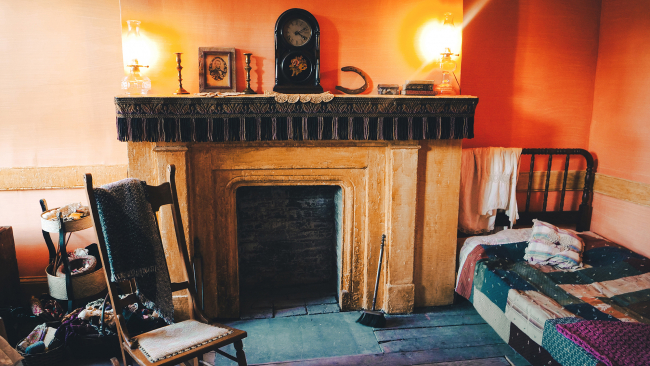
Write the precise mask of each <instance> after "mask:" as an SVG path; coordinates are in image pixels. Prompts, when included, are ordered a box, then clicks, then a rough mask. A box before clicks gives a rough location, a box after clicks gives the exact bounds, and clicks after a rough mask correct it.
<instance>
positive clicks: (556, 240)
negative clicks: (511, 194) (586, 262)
mask: <svg viewBox="0 0 650 366" xmlns="http://www.w3.org/2000/svg"><path fill="white" fill-rule="evenodd" d="M583 247H584V244H583V242H582V239H580V237H579V236H578V235H577V234H575V233H574V232H573V231H572V230H563V229H560V228H558V227H555V226H553V225H551V224H549V223H546V222H543V221H539V220H533V230H532V233H531V235H530V239H529V240H528V246H527V247H526V254H525V255H524V259H526V260H527V261H528V263H531V264H547V265H550V266H555V267H557V268H563V269H575V268H578V267H580V266H581V265H582V263H581V262H582V249H583Z"/></svg>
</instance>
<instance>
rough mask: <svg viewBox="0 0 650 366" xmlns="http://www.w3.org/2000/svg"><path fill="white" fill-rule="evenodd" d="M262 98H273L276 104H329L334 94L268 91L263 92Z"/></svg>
mask: <svg viewBox="0 0 650 366" xmlns="http://www.w3.org/2000/svg"><path fill="white" fill-rule="evenodd" d="M264 96H267V97H274V98H275V101H276V102H278V103H297V102H298V101H301V102H302V103H310V102H311V103H315V104H318V103H320V102H325V103H327V102H330V101H331V100H332V99H334V94H332V93H330V92H324V93H320V94H282V93H278V92H274V91H270V90H266V91H264Z"/></svg>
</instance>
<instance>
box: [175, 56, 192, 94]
mask: <svg viewBox="0 0 650 366" xmlns="http://www.w3.org/2000/svg"><path fill="white" fill-rule="evenodd" d="M182 54H183V53H182V52H176V70H178V89H176V92H174V94H177V95H178V94H189V93H190V92H188V91H187V90H185V89H183V83H182V81H183V78H182V77H181V70H183V66H181V55H182Z"/></svg>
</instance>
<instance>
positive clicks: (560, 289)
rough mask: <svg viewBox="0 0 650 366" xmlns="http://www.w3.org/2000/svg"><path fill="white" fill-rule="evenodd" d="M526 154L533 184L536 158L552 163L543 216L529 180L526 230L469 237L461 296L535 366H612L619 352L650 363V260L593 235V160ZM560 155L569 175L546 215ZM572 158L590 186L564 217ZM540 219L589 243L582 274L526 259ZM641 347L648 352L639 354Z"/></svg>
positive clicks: (462, 258) (523, 217) (523, 218)
mask: <svg viewBox="0 0 650 366" xmlns="http://www.w3.org/2000/svg"><path fill="white" fill-rule="evenodd" d="M524 154H527V155H531V161H532V162H531V165H530V166H531V170H530V172H529V174H530V177H532V176H533V166H534V162H535V157H536V156H537V155H548V156H549V163H548V165H547V171H546V175H545V178H546V179H545V180H546V181H545V182H544V190H543V192H539V194H543V205H542V206H543V207H542V208H543V210H542V211H541V212H533V211H532V210H531V209H530V208H531V195H533V194H534V192H532V186H533V184H532V179H529V184H528V190H527V192H526V196H527V198H526V205H525V209H524V210H523V211H522V212H520V220H519V221H518V225H519V226H524V227H526V226H527V228H520V229H512V230H504V231H501V232H498V233H496V234H492V235H486V236H475V237H471V238H468V239H467V240H466V241H465V243H464V244H463V246H462V248H461V250H460V254H459V271H458V278H457V284H456V292H457V293H458V294H459V295H461V296H463V297H465V298H467V299H468V300H469V301H470V302H472V304H473V305H474V307H475V308H476V310H477V312H478V313H479V314H480V315H481V316H482V317H483V318H484V319H485V321H486V322H487V323H488V324H489V325H490V326H491V327H492V328H493V329H494V330H495V331H496V332H497V333H498V334H499V336H500V337H501V338H502V339H503V340H504V341H505V342H507V343H508V344H509V345H510V346H511V347H512V348H514V349H515V350H516V351H517V352H519V353H520V354H521V355H522V356H523V357H524V358H526V359H527V360H528V361H529V362H531V363H532V364H533V365H599V364H607V360H608V358H607V357H608V355H609V354H608V352H609V353H618V354H619V355H618V356H620V357H623V359H626V360H627V361H629V363H628V364H650V358H644V357H649V356H648V355H647V353H648V352H647V348H648V347H647V346H646V345H647V342H648V341H650V325H648V324H650V260H649V259H648V258H645V257H643V256H641V255H639V254H636V253H634V252H632V251H630V250H628V249H626V248H623V247H621V246H619V245H617V244H616V243H613V242H610V241H608V240H606V239H605V238H602V237H600V236H598V235H597V234H595V233H592V232H589V231H588V230H589V218H590V215H591V212H590V207H589V200H590V195H591V189H592V185H593V159H592V158H591V155H590V154H589V153H588V152H587V151H585V150H581V149H524V150H523V151H522V155H524ZM554 155H555V156H558V155H560V156H562V157H564V158H565V165H564V168H565V170H564V173H563V174H562V173H561V174H560V177H562V181H563V182H562V184H561V185H562V190H561V192H559V195H560V196H561V197H560V198H559V199H560V200H561V204H560V205H559V209H558V210H556V211H548V210H547V201H548V197H549V186H550V183H549V177H550V176H551V175H552V174H551V166H552V163H551V162H550V161H551V160H552V159H553V156H554ZM574 155H578V156H583V157H584V158H585V160H586V169H585V175H584V176H585V179H584V187H583V189H582V197H581V200H580V201H581V202H580V205H579V207H578V209H577V210H573V211H572V210H567V211H565V210H564V209H563V208H564V200H565V193H566V185H567V175H568V173H567V172H568V167H569V160H570V159H571V156H574ZM555 176H557V174H555ZM535 218H539V219H540V220H543V221H546V222H551V223H553V224H555V225H562V226H565V227H566V225H575V226H573V227H574V228H576V229H577V230H576V231H578V232H579V233H578V236H579V237H580V238H581V239H582V240H583V241H584V252H583V256H582V261H583V266H582V267H581V268H579V269H574V270H559V269H556V268H554V267H551V266H546V265H531V264H529V263H528V262H527V261H526V260H525V259H524V251H525V249H526V247H527V246H528V240H529V238H530V236H531V232H532V228H531V222H532V220H533V219H535ZM498 223H499V219H497V224H498ZM589 327H592V328H589ZM593 327H595V328H593ZM580 332H582V333H580ZM617 334H618V335H619V336H616V335H617ZM612 335H614V337H612ZM631 335H633V336H631ZM569 338H571V339H573V340H570V339H569ZM637 342H641V344H636V343H637ZM643 342H646V343H643ZM640 347H641V348H644V349H645V351H644V352H637V351H638V350H639V349H641V348H640ZM621 353H625V354H623V355H621ZM614 356H616V355H614ZM620 357H619V358H620ZM603 360H605V361H606V362H605V363H603Z"/></svg>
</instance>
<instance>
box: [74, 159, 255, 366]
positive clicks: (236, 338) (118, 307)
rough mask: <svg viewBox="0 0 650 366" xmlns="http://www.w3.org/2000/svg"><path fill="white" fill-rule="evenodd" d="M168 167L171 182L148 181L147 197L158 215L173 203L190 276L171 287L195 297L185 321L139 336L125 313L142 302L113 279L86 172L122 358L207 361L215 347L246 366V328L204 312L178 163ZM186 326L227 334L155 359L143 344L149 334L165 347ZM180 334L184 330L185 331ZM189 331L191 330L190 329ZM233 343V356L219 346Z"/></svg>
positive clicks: (159, 365)
mask: <svg viewBox="0 0 650 366" xmlns="http://www.w3.org/2000/svg"><path fill="white" fill-rule="evenodd" d="M167 170H168V172H167V173H168V174H167V178H168V182H165V183H163V184H161V185H159V186H150V185H145V186H144V190H145V192H146V196H147V201H148V202H149V204H150V205H151V210H152V212H153V213H154V216H155V214H156V212H158V210H159V209H160V207H161V206H163V205H168V204H169V205H171V211H172V217H173V220H174V228H175V230H176V241H177V243H178V250H179V251H180V254H181V257H182V258H183V263H182V265H183V266H182V268H184V270H185V271H184V272H185V276H186V280H185V281H183V282H179V283H171V291H172V292H176V291H181V290H188V292H189V295H190V300H191V305H190V308H191V309H190V313H191V314H190V316H191V319H190V320H186V321H182V322H180V323H175V324H173V325H168V326H165V327H162V328H159V329H156V330H153V331H150V332H146V333H143V334H141V335H138V336H136V337H132V336H130V335H129V331H128V330H127V328H126V320H125V318H124V316H122V310H123V308H124V307H125V306H127V305H129V304H133V303H136V302H139V301H138V296H136V295H135V294H134V293H131V294H129V295H128V296H127V297H125V298H122V299H121V298H120V296H118V294H119V290H118V283H116V282H112V281H111V278H112V277H111V266H110V265H109V262H108V260H109V256H108V250H107V246H106V242H105V238H104V234H103V232H102V226H101V221H100V216H99V211H98V204H97V200H96V196H95V192H94V191H93V181H92V176H91V175H90V174H86V175H85V180H86V193H87V195H88V202H89V204H90V209H91V214H92V219H93V223H94V226H95V231H96V233H97V240H98V243H99V248H100V258H101V261H102V264H103V267H104V268H105V274H106V282H107V284H108V294H109V297H110V300H111V304H113V309H114V314H115V317H116V318H115V319H116V322H115V323H116V327H117V332H118V335H119V340H120V343H121V351H122V359H123V362H124V366H127V358H126V357H125V356H126V355H128V356H129V358H131V359H132V360H133V361H134V362H135V363H137V364H138V365H140V366H163V365H177V364H179V363H184V364H186V365H190V364H193V363H189V362H190V360H193V359H195V358H198V359H199V360H200V361H199V363H200V364H204V363H203V362H202V357H203V355H204V354H206V353H208V352H212V351H215V352H216V353H218V354H220V355H222V356H224V357H226V358H229V359H231V360H233V361H235V362H237V363H238V365H239V366H245V365H246V356H245V354H244V351H243V344H242V339H244V338H246V332H245V331H242V330H238V329H234V328H230V327H228V326H225V325H220V324H214V323H210V324H209V325H208V323H209V321H208V319H207V318H206V316H205V315H204V314H203V312H202V310H201V309H200V308H199V307H198V306H197V302H196V298H197V295H196V285H195V281H194V276H193V275H192V274H190V272H189V269H190V268H192V267H191V263H190V260H189V254H188V251H187V245H186V243H185V235H184V231H183V223H182V221H181V214H180V210H179V206H178V199H177V196H176V184H175V172H176V170H175V167H174V165H170V166H168V169H167ZM156 224H158V222H157V218H156ZM113 260H115V259H113ZM183 327H190V328H191V329H204V330H205V329H207V330H209V331H210V332H214V331H215V330H214V329H213V328H211V327H216V329H218V330H219V329H221V330H219V331H222V333H225V334H226V335H222V336H220V338H216V337H215V338H211V339H208V340H204V341H202V342H199V343H198V344H194V345H191V346H190V347H185V348H183V350H181V351H178V352H174V353H173V354H171V355H166V356H164V357H163V358H157V359H154V360H153V361H152V359H151V355H150V354H149V353H148V352H147V350H146V349H144V348H143V345H142V344H140V342H139V341H140V339H146V338H148V342H149V343H148V344H151V342H152V341H153V342H154V343H155V344H156V346H157V348H163V349H164V348H165V347H166V345H165V343H163V342H169V341H175V340H178V339H177V338H178V337H174V336H173V335H174V334H179V333H172V332H178V331H179V328H181V329H182V328H183ZM206 327H208V328H206ZM167 329H172V330H169V331H167ZM192 333H196V332H195V331H192ZM180 334H183V333H182V331H181V333H180ZM185 334H187V331H186V333H185ZM229 344H233V346H234V347H235V350H236V356H232V355H230V354H228V353H226V352H224V351H222V350H220V349H219V348H222V347H224V346H226V345H229ZM113 363H114V364H115V363H116V360H115V359H113Z"/></svg>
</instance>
